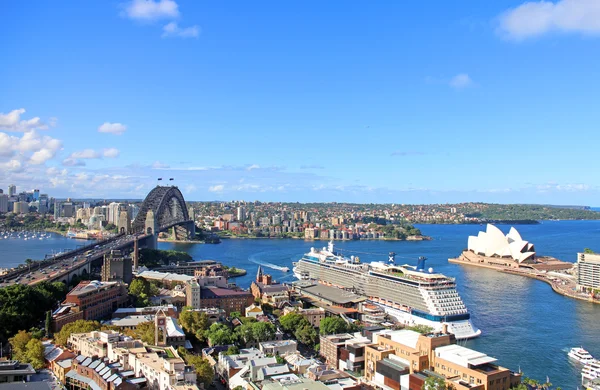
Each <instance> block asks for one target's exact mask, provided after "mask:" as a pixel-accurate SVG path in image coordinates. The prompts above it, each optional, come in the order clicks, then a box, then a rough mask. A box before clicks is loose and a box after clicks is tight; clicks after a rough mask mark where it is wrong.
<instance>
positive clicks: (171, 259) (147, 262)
mask: <svg viewBox="0 0 600 390" xmlns="http://www.w3.org/2000/svg"><path fill="white" fill-rule="evenodd" d="M180 261H182V262H188V261H193V258H192V256H190V255H189V254H188V253H186V252H180V251H173V250H167V251H164V250H159V249H148V248H144V249H140V265H143V266H146V267H148V268H156V267H160V266H161V265H169V264H171V263H175V264H176V263H177V262H180Z"/></svg>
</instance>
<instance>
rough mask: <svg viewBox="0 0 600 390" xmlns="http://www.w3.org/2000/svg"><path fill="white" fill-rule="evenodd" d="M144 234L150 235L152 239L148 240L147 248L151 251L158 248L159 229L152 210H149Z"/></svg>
mask: <svg viewBox="0 0 600 390" xmlns="http://www.w3.org/2000/svg"><path fill="white" fill-rule="evenodd" d="M144 233H145V234H148V235H150V237H148V239H147V240H146V247H147V248H149V249H156V248H158V233H159V228H158V224H157V223H156V219H155V218H154V212H153V211H152V210H148V213H147V214H146V223H145V228H144Z"/></svg>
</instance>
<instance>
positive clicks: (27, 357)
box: [10, 330, 45, 370]
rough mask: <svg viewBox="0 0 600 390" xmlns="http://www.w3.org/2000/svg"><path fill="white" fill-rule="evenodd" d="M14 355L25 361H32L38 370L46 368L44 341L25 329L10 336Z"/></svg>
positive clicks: (17, 358) (32, 364)
mask: <svg viewBox="0 0 600 390" xmlns="http://www.w3.org/2000/svg"><path fill="white" fill-rule="evenodd" d="M10 345H11V347H12V352H13V357H14V358H15V359H16V360H19V361H21V362H24V363H31V366H32V367H33V368H35V369H36V370H39V369H41V368H44V364H45V362H44V346H43V345H42V342H41V341H40V340H39V339H37V338H34V337H33V335H32V334H31V333H29V332H26V331H24V330H21V331H19V332H18V333H17V334H16V335H14V336H13V337H11V338H10Z"/></svg>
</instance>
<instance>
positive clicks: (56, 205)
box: [54, 202, 62, 219]
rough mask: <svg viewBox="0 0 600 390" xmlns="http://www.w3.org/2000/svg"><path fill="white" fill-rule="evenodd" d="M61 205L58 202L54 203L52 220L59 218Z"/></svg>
mask: <svg viewBox="0 0 600 390" xmlns="http://www.w3.org/2000/svg"><path fill="white" fill-rule="evenodd" d="M61 208H62V205H61V204H60V202H54V219H58V218H60V215H61V211H62V210H61Z"/></svg>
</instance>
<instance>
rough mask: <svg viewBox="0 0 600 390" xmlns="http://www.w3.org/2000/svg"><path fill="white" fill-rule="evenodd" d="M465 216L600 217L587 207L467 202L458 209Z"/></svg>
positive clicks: (505, 218) (541, 218)
mask: <svg viewBox="0 0 600 390" xmlns="http://www.w3.org/2000/svg"><path fill="white" fill-rule="evenodd" d="M460 212H462V213H464V215H465V217H468V218H477V219H488V220H495V221H498V220H500V221H502V220H552V219H581V220H583V219H600V212H597V211H592V210H590V209H589V208H584V207H578V208H569V207H565V206H549V205H532V204H489V203H469V204H465V207H464V209H462V210H460Z"/></svg>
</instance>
